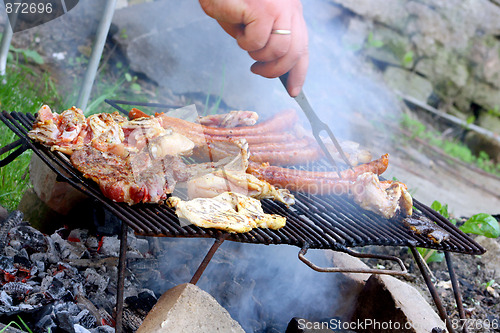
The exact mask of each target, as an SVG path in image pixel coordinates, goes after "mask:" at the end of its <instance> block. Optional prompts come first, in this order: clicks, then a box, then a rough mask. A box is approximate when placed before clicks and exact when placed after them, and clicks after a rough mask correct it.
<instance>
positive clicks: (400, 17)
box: [332, 0, 408, 29]
mask: <svg viewBox="0 0 500 333" xmlns="http://www.w3.org/2000/svg"><path fill="white" fill-rule="evenodd" d="M332 2H334V3H336V4H339V5H342V6H343V7H344V8H346V9H348V10H350V11H351V12H353V13H355V14H357V15H359V16H362V17H365V18H368V19H370V20H372V21H375V22H383V23H384V24H387V25H389V26H392V27H398V28H401V29H402V28H403V27H404V23H405V21H406V19H407V17H408V14H407V12H406V10H405V1H401V0H358V1H349V0H332Z"/></svg>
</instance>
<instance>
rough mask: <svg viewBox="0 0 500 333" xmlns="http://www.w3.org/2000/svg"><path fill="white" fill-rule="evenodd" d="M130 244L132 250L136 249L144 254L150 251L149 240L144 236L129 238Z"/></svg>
mask: <svg viewBox="0 0 500 333" xmlns="http://www.w3.org/2000/svg"><path fill="white" fill-rule="evenodd" d="M129 246H130V248H131V249H132V250H136V251H138V252H139V253H141V254H142V255H146V254H147V253H148V252H149V242H148V240H147V239H144V238H136V237H134V238H133V239H132V240H129Z"/></svg>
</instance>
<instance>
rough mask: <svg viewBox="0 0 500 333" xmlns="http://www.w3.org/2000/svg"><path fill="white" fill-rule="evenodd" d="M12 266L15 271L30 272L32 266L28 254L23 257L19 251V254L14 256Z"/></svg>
mask: <svg viewBox="0 0 500 333" xmlns="http://www.w3.org/2000/svg"><path fill="white" fill-rule="evenodd" d="M14 266H15V267H16V268H17V269H24V270H31V267H32V266H33V265H32V263H31V261H30V259H29V257H28V254H27V253H26V256H24V253H22V252H21V251H19V254H17V255H15V256H14Z"/></svg>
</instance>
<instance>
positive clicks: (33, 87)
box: [0, 64, 61, 210]
mask: <svg viewBox="0 0 500 333" xmlns="http://www.w3.org/2000/svg"><path fill="white" fill-rule="evenodd" d="M60 100H61V99H60V97H59V95H58V94H57V91H56V88H55V85H54V83H53V81H52V79H51V78H50V76H49V75H48V74H46V73H37V72H35V71H34V70H32V69H30V68H29V67H26V66H24V65H20V64H16V65H15V66H14V65H10V66H8V68H7V74H6V75H5V77H3V82H0V105H1V108H2V110H6V111H8V112H11V111H17V112H31V113H34V112H36V111H37V110H38V109H39V108H40V106H42V105H43V104H48V105H50V106H51V107H56V108H57V107H58V106H59V105H60ZM17 139H18V137H17V136H16V135H15V134H14V133H13V132H12V131H11V130H10V129H9V128H8V127H7V126H5V125H4V124H3V122H0V147H3V146H5V145H7V144H9V143H11V142H13V141H15V140H17ZM7 155H8V154H4V155H1V156H0V159H3V158H5V157H6V156H7ZM30 157H31V152H29V151H28V152H24V153H23V154H22V155H21V156H19V157H17V158H16V159H15V160H14V161H13V162H11V163H10V164H8V165H7V166H5V167H3V168H0V205H2V206H4V207H5V208H7V209H8V210H13V209H15V208H16V207H17V204H18V203H19V201H20V199H21V197H22V195H23V193H24V190H25V189H26V188H27V187H28V186H29V171H28V166H29V161H30Z"/></svg>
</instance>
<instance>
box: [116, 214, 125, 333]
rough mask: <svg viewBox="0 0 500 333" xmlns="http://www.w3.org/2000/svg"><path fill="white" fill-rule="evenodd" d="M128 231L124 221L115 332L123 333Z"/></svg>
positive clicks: (119, 262)
mask: <svg viewBox="0 0 500 333" xmlns="http://www.w3.org/2000/svg"><path fill="white" fill-rule="evenodd" d="M127 231H128V226H127V224H126V223H125V222H123V221H122V234H121V237H120V259H119V261H118V282H117V288H116V318H115V322H116V325H115V332H116V333H122V332H123V291H124V289H125V270H126V268H127Z"/></svg>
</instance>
